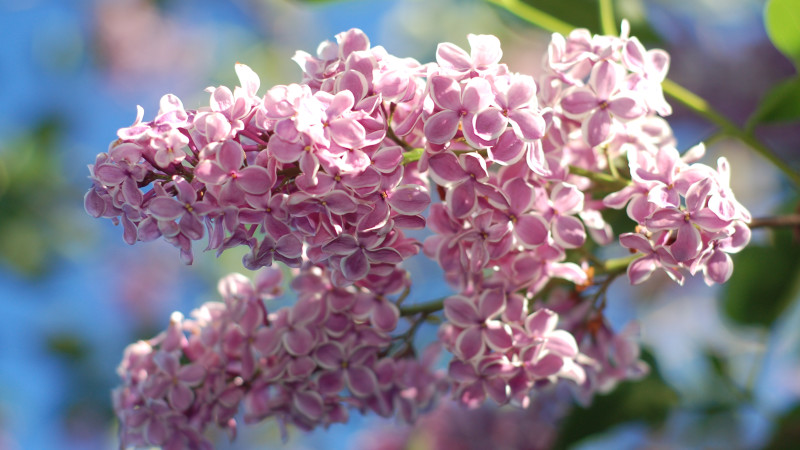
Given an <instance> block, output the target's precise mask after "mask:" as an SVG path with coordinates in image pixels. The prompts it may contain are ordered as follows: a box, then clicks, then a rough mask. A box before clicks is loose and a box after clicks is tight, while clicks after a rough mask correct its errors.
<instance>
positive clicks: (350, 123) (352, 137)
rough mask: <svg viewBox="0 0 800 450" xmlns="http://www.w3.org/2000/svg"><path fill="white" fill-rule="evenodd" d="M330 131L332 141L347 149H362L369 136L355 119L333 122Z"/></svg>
mask: <svg viewBox="0 0 800 450" xmlns="http://www.w3.org/2000/svg"><path fill="white" fill-rule="evenodd" d="M329 129H330V131H331V139H333V140H334V142H336V143H337V144H339V145H341V146H342V147H346V148H358V147H361V145H362V144H363V143H364V139H365V138H366V135H367V133H366V131H365V130H364V127H363V126H362V125H361V124H360V123H358V122H356V121H355V120H353V119H339V120H334V121H331V123H330V126H329Z"/></svg>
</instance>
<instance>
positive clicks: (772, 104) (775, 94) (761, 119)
mask: <svg viewBox="0 0 800 450" xmlns="http://www.w3.org/2000/svg"><path fill="white" fill-rule="evenodd" d="M798 119H800V76H797V77H794V78H790V79H788V80H785V81H783V82H781V83H779V84H777V85H775V86H773V87H772V89H770V90H769V92H767V93H766V95H764V98H762V99H761V103H760V104H759V105H758V109H756V111H755V112H754V113H753V115H752V116H750V118H749V119H748V120H747V129H748V130H752V129H753V128H755V127H756V125H758V124H761V123H775V122H791V121H795V120H798Z"/></svg>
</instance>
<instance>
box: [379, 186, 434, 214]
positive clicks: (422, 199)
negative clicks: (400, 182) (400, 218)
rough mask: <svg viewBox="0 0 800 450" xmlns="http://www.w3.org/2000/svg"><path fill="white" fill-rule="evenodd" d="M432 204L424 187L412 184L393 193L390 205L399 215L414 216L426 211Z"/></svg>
mask: <svg viewBox="0 0 800 450" xmlns="http://www.w3.org/2000/svg"><path fill="white" fill-rule="evenodd" d="M430 203H431V196H430V195H429V194H428V191H427V190H426V189H425V188H423V187H422V186H419V185H416V184H412V185H406V186H400V187H398V188H397V189H395V190H394V192H392V194H391V196H390V197H389V204H390V205H391V207H392V210H394V211H395V212H397V213H400V214H406V215H414V214H419V213H421V212H423V211H425V208H427V207H428V205H430Z"/></svg>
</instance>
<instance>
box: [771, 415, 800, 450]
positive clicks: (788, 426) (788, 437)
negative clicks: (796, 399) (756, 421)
mask: <svg viewBox="0 0 800 450" xmlns="http://www.w3.org/2000/svg"><path fill="white" fill-rule="evenodd" d="M798 442H800V406H795V407H794V409H792V410H791V411H789V412H788V413H786V414H785V415H784V416H783V417H781V418H780V420H779V421H778V427H777V429H776V430H775V432H774V433H773V435H772V440H771V441H770V442H769V444H767V445H766V446H765V447H764V448H766V449H768V450H783V449H786V450H790V449H796V448H797V443H798Z"/></svg>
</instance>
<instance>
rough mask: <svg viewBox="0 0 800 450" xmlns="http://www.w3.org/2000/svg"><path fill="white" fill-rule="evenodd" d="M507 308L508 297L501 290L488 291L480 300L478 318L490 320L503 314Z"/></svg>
mask: <svg viewBox="0 0 800 450" xmlns="http://www.w3.org/2000/svg"><path fill="white" fill-rule="evenodd" d="M505 307H506V295H505V292H504V291H503V290H501V289H488V290H486V291H484V292H483V293H482V294H481V296H480V298H479V299H478V317H480V319H481V320H486V319H490V318H492V317H496V316H499V315H500V314H502V313H503V310H504V309H505Z"/></svg>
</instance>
